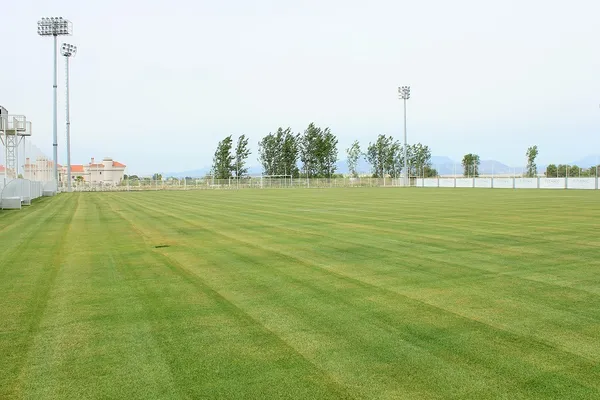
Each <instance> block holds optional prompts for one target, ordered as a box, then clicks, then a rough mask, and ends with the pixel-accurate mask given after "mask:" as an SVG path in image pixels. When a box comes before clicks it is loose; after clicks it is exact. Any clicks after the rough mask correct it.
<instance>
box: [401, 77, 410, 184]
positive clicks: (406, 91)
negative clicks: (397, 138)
mask: <svg viewBox="0 0 600 400" xmlns="http://www.w3.org/2000/svg"><path fill="white" fill-rule="evenodd" d="M398 94H399V95H400V99H401V100H404V186H408V185H409V176H408V142H407V140H406V100H408V99H410V86H402V87H399V88H398Z"/></svg>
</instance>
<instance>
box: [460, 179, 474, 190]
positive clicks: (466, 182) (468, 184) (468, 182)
mask: <svg viewBox="0 0 600 400" xmlns="http://www.w3.org/2000/svg"><path fill="white" fill-rule="evenodd" d="M456 187H459V188H472V187H473V178H456Z"/></svg>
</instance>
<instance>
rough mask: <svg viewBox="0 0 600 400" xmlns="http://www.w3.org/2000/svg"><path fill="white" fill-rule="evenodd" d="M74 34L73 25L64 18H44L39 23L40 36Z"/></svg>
mask: <svg viewBox="0 0 600 400" xmlns="http://www.w3.org/2000/svg"><path fill="white" fill-rule="evenodd" d="M72 33H73V24H72V23H71V21H69V20H68V19H64V18H63V17H50V18H47V17H44V18H42V19H40V20H39V21H38V35H40V36H67V35H71V34H72Z"/></svg>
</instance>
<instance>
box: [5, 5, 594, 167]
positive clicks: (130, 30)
mask: <svg viewBox="0 0 600 400" xmlns="http://www.w3.org/2000/svg"><path fill="white" fill-rule="evenodd" d="M0 13H1V16H2V18H1V23H0V37H2V42H3V46H2V63H1V64H0V105H4V106H5V107H6V108H7V109H8V110H9V112H11V113H22V114H26V115H27V117H28V118H29V119H30V120H31V121H32V122H33V128H34V137H33V138H32V141H33V143H34V144H35V145H37V146H38V147H39V148H41V149H42V150H43V151H44V152H45V153H46V154H47V155H51V152H52V150H51V149H52V40H51V39H50V38H46V37H39V36H38V35H37V30H36V24H37V21H38V20H39V19H40V18H41V17H43V16H62V17H65V18H67V19H69V20H71V21H72V22H73V32H74V35H73V36H72V37H66V38H61V39H64V41H66V42H69V43H72V44H75V45H77V46H79V52H78V54H77V57H75V58H74V59H73V60H72V63H71V91H72V93H71V120H72V154H73V163H74V164H76V163H84V162H88V161H89V157H92V156H95V157H96V158H102V157H104V156H110V157H113V158H114V159H115V160H118V161H121V162H123V163H125V164H127V165H128V172H129V173H140V174H142V173H152V172H156V171H178V170H189V169H197V168H201V167H205V166H207V165H210V163H211V160H212V154H213V152H214V149H215V146H216V143H217V141H218V140H220V139H221V138H222V137H224V136H226V135H229V134H234V135H239V134H246V135H248V136H249V137H250V140H251V143H252V146H253V149H252V150H253V154H252V155H251V159H250V163H251V164H253V165H256V164H258V162H257V161H256V158H257V143H258V141H259V140H260V138H261V137H262V136H263V135H265V134H267V133H269V132H270V131H274V130H276V129H277V127H278V126H284V127H287V126H291V127H292V129H294V130H295V131H297V132H300V131H303V130H304V129H305V127H306V126H307V125H308V124H309V123H310V122H313V121H314V122H315V123H316V124H317V125H319V126H323V127H325V126H329V127H330V128H331V129H332V131H333V132H334V133H335V134H337V135H338V137H339V140H340V143H339V149H340V153H341V154H340V155H341V157H342V158H344V157H345V156H344V154H343V149H345V148H346V147H348V145H349V144H350V143H351V142H352V141H353V140H354V139H358V140H359V141H360V142H361V144H362V145H363V146H366V145H367V144H368V142H369V141H372V140H374V139H375V138H376V136H377V135H378V134H380V133H385V134H391V135H394V136H396V137H397V138H401V137H402V108H401V102H400V101H399V100H398V97H397V87H398V86H400V85H411V86H412V98H411V99H410V101H409V106H408V129H409V131H408V133H409V142H417V141H418V142H422V143H424V144H427V145H429V146H430V147H431V149H432V152H433V154H434V155H445V156H450V157H451V158H454V159H457V160H459V159H460V158H461V157H462V155H463V154H465V153H467V152H474V153H478V154H479V155H480V156H481V158H482V159H490V158H495V159H498V160H501V161H503V162H506V163H510V164H513V165H523V164H524V158H525V156H524V155H525V150H526V148H527V147H528V146H530V145H533V144H537V145H538V146H539V148H540V156H539V160H538V163H540V164H543V163H550V162H569V161H572V160H574V159H577V158H581V157H583V156H585V155H587V154H590V153H598V152H600V151H598V150H600V109H599V107H598V105H599V103H600V43H599V41H600V24H599V23H598V16H599V15H600V2H598V1H593V0H586V1H582V0H572V1H553V0H545V1H542V0H521V1H510V0H509V1H507V0H502V1H481V0H478V1H475V0H456V1H442V0H421V1H398V0H395V1H394V0H389V1H383V0H373V1H364V0H363V1H352V0H350V1H349V0H329V1H328V0H324V1H314V0H308V1H293V2H292V1H274V0H272V1H267V0H256V1H241V0H236V1H225V0H224V1H217V0H214V1H192V0H187V1H184V0H170V1H163V0H161V1H159V0H119V1H117V0H103V1H83V0H78V1H76V0H52V1H48V0H19V1H5V2H2V6H1V7H0ZM62 41H63V40H61V41H60V42H59V45H60V43H61V42H62ZM59 101H60V102H59V146H60V147H59V149H60V150H59V162H63V163H64V161H65V129H64V115H65V112H64V60H63V59H62V57H61V58H60V59H59Z"/></svg>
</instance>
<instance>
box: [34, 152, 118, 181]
mask: <svg viewBox="0 0 600 400" xmlns="http://www.w3.org/2000/svg"><path fill="white" fill-rule="evenodd" d="M52 166H53V163H52V161H49V160H48V159H45V158H38V159H37V160H36V162H35V164H31V163H30V160H29V158H28V159H27V160H26V162H25V166H24V170H25V175H24V178H25V179H31V180H38V181H50V180H52ZM125 168H126V165H125V164H122V163H120V162H118V161H114V160H113V159H112V158H108V157H105V158H104V159H103V160H102V162H101V163H96V162H95V160H94V158H92V160H91V162H90V163H89V164H87V165H85V164H83V165H71V182H72V183H73V182H76V181H78V180H83V181H84V182H87V183H90V184H95V185H112V186H114V185H118V184H119V183H121V181H122V180H123V176H124V175H125ZM58 173H59V179H60V181H61V182H66V180H67V167H66V166H62V165H60V164H59V165H58Z"/></svg>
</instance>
